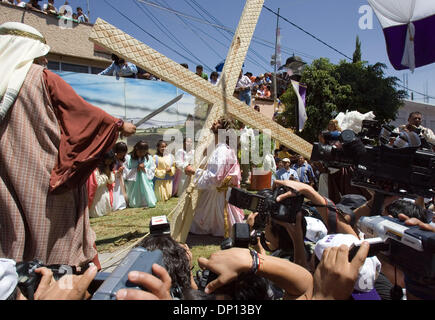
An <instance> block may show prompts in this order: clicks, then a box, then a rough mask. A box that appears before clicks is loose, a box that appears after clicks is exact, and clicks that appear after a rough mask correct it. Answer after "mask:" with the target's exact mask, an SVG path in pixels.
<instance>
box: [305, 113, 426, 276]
mask: <svg viewBox="0 0 435 320" xmlns="http://www.w3.org/2000/svg"><path fill="white" fill-rule="evenodd" d="M393 130H394V127H392V126H388V125H382V126H380V125H379V124H377V123H376V122H375V121H370V122H367V121H363V129H362V130H361V132H360V133H359V134H356V133H355V132H353V131H352V130H344V131H343V132H342V133H341V135H340V140H339V141H340V143H338V144H335V145H322V144H319V143H314V146H313V151H312V154H311V160H313V161H322V162H324V163H325V164H326V165H327V166H329V167H333V168H342V167H352V168H353V173H352V177H351V184H352V185H353V186H357V187H363V188H367V189H370V190H373V191H375V196H374V203H373V207H372V209H371V212H370V217H361V218H360V219H359V222H358V224H357V226H358V227H359V229H360V230H361V231H362V232H364V233H365V234H366V235H368V236H370V237H380V239H382V241H380V242H379V243H378V244H376V246H373V247H374V248H377V249H378V250H379V252H380V254H382V256H384V257H385V258H386V259H387V260H388V261H390V262H391V263H392V264H393V265H397V266H398V267H400V268H402V269H403V270H404V271H405V272H406V273H408V274H412V275H413V277H421V278H422V279H426V280H428V279H432V280H431V281H433V280H434V279H435V234H434V233H432V232H428V231H422V230H420V229H419V228H418V227H409V226H405V224H404V223H403V222H401V221H400V220H398V219H396V218H390V217H383V216H380V214H381V213H382V209H383V203H384V200H385V197H386V196H402V197H403V196H406V197H409V198H416V197H418V196H421V197H427V198H432V197H433V196H434V186H435V154H434V153H433V152H432V151H429V150H425V149H424V148H417V147H412V148H411V147H406V148H394V147H392V146H389V145H388V144H389V142H390V139H392V138H396V137H397V136H398V134H397V133H394V132H393ZM423 143H424V141H422V146H423ZM420 283H423V282H420Z"/></svg>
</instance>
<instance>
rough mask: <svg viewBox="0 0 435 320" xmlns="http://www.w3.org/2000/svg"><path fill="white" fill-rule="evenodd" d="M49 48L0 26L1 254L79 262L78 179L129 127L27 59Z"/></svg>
mask: <svg viewBox="0 0 435 320" xmlns="http://www.w3.org/2000/svg"><path fill="white" fill-rule="evenodd" d="M49 49H50V48H49V47H48V46H47V45H46V44H45V39H44V37H43V36H42V35H41V34H40V33H39V32H38V31H37V30H36V29H34V28H32V27H30V26H27V25H25V24H21V23H16V22H8V23H4V24H3V25H0V74H2V79H0V257H6V258H10V259H14V260H16V261H29V260H33V259H39V260H42V262H44V263H45V264H68V265H74V266H80V265H85V264H86V263H88V262H90V261H91V260H92V259H93V258H94V257H95V256H96V249H95V246H94V243H95V238H96V237H95V233H94V232H93V230H92V229H91V227H90V223H89V214H88V208H87V191H86V185H85V182H86V180H87V178H88V177H89V175H90V174H91V173H92V171H93V170H94V169H95V168H96V166H97V163H98V161H99V158H100V156H102V155H103V154H104V153H106V152H107V151H109V150H110V149H111V148H112V147H113V145H114V144H115V142H116V140H117V138H118V134H119V132H121V133H122V134H123V135H124V136H129V135H132V134H134V133H135V131H136V127H135V126H134V125H132V124H130V123H124V122H123V121H122V120H120V119H117V118H114V117H112V116H110V115H109V114H107V113H106V112H104V111H103V110H101V109H99V108H97V107H95V106H92V105H91V104H89V103H87V102H86V101H84V100H83V99H82V98H81V97H80V96H79V95H77V93H76V92H75V91H74V90H73V89H72V88H71V87H70V86H69V85H68V84H67V83H66V82H65V81H63V80H62V79H61V78H60V77H59V76H58V75H56V74H54V73H52V72H50V71H48V70H47V69H44V68H43V67H42V66H40V65H36V64H34V63H33V62H34V59H37V58H40V57H42V56H45V55H46V54H47V53H48V51H49Z"/></svg>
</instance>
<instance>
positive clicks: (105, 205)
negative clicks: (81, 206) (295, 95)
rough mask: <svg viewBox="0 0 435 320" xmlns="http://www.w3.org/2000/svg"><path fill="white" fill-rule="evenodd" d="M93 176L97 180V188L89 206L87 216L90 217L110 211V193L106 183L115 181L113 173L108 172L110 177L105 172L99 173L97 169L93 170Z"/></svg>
mask: <svg viewBox="0 0 435 320" xmlns="http://www.w3.org/2000/svg"><path fill="white" fill-rule="evenodd" d="M95 178H96V180H97V190H96V191H95V196H94V199H93V201H92V204H91V206H90V208H89V216H90V217H91V218H97V217H102V216H105V215H106V214H108V213H109V212H111V211H112V205H111V204H110V193H109V189H108V188H107V185H108V184H112V183H114V182H115V174H114V173H113V172H111V173H110V177H108V176H107V175H106V174H104V173H103V174H101V173H100V172H99V170H98V169H96V170H95Z"/></svg>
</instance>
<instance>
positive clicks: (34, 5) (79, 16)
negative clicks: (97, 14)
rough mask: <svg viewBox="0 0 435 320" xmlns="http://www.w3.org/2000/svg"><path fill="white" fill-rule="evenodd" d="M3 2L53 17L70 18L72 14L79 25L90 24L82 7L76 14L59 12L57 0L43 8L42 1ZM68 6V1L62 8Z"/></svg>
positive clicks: (77, 9) (52, 0) (5, 0)
mask: <svg viewBox="0 0 435 320" xmlns="http://www.w3.org/2000/svg"><path fill="white" fill-rule="evenodd" d="M2 2H5V3H9V4H11V5H16V6H18V7H21V8H25V9H29V10H34V11H38V12H42V13H45V14H49V15H53V16H56V17H59V18H65V17H69V15H70V14H71V17H69V18H70V19H72V20H73V21H75V22H77V23H84V22H86V23H89V22H90V21H89V17H88V16H87V15H86V14H85V13H84V12H83V9H82V8H81V7H77V8H76V12H68V10H67V9H64V10H58V9H57V8H56V5H55V0H47V3H44V4H43V5H42V6H41V5H40V4H39V2H41V0H29V1H27V2H26V1H23V0H2ZM68 5H69V2H68V0H66V1H65V2H64V4H63V5H62V6H61V7H60V8H62V7H63V6H68ZM60 8H59V9H60Z"/></svg>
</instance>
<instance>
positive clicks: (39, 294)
mask: <svg viewBox="0 0 435 320" xmlns="http://www.w3.org/2000/svg"><path fill="white" fill-rule="evenodd" d="M35 273H37V274H39V275H40V277H41V279H40V282H39V285H38V287H37V289H36V291H35V293H34V300H85V299H88V298H89V297H90V295H89V293H88V292H87V289H88V287H89V285H90V283H91V282H92V280H93V279H94V278H95V276H96V274H97V267H96V266H95V265H93V264H91V265H90V266H89V268H88V269H87V270H86V272H85V273H83V274H82V275H70V274H68V275H65V276H63V277H61V278H60V279H59V280H57V281H56V280H55V279H54V277H53V271H51V270H50V269H49V268H46V267H42V268H38V269H36V270H35ZM19 282H20V277H19V275H18V274H17V271H16V263H15V261H14V260H10V259H0V300H27V298H26V297H25V296H24V295H23V293H22V292H21V290H20V288H19V286H18V284H19Z"/></svg>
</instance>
